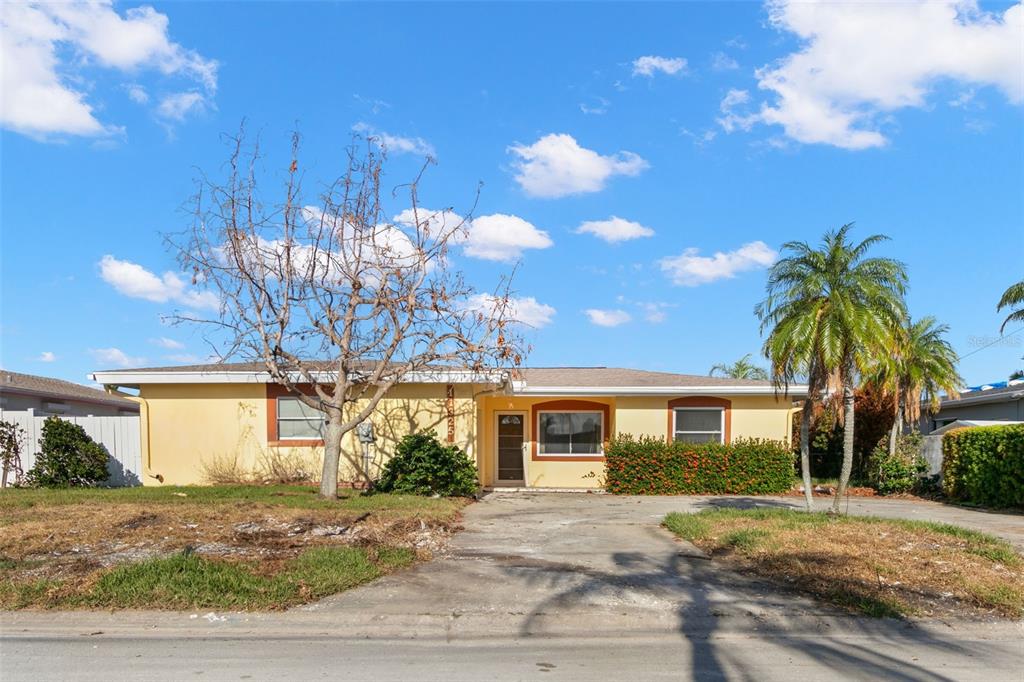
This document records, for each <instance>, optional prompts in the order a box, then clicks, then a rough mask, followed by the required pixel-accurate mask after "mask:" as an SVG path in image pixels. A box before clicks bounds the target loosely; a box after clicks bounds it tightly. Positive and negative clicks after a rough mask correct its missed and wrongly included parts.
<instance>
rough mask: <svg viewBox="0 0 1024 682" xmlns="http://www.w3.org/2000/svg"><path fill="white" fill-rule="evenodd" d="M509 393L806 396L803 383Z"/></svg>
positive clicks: (519, 391)
mask: <svg viewBox="0 0 1024 682" xmlns="http://www.w3.org/2000/svg"><path fill="white" fill-rule="evenodd" d="M512 393H513V394H514V395H521V396H536V397H546V396H564V395H589V396H599V395H600V396H659V395H666V396H668V395H671V396H679V395H788V396H791V397H792V396H797V397H799V396H805V395H807V387H806V386H790V387H789V389H788V391H783V390H781V389H776V388H775V387H774V386H728V385H723V386H528V385H525V384H522V383H520V382H516V383H514V384H513V387H512Z"/></svg>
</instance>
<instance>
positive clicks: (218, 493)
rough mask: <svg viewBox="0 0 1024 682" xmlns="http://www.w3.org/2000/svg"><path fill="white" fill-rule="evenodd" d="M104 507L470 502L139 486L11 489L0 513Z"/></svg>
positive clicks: (444, 507) (355, 507)
mask: <svg viewBox="0 0 1024 682" xmlns="http://www.w3.org/2000/svg"><path fill="white" fill-rule="evenodd" d="M87 503H99V504H104V505H106V504H174V505H194V504H203V505H211V504H238V503H254V504H260V505H271V506H274V507H290V508H295V509H331V510H340V511H348V512H355V513H360V514H361V513H365V512H386V513H389V514H405V513H407V514H410V515H415V516H417V517H419V516H424V515H425V516H429V517H431V518H436V519H447V518H451V517H452V516H453V515H454V514H455V513H457V512H458V510H459V509H461V508H462V506H463V504H465V501H464V500H460V499H452V498H431V497H418V496H415V495H388V494H366V493H363V492H360V491H355V490H343V491H340V492H339V494H338V499H337V500H325V499H323V498H321V497H320V496H319V494H318V490H317V489H316V488H314V487H312V486H302V485H264V486H258V485H220V486H159V487H136V488H64V489H46V488H7V489H4V490H0V513H3V512H4V511H6V510H14V509H26V508H31V507H56V506H63V505H79V504H87Z"/></svg>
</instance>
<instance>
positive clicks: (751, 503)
mask: <svg viewBox="0 0 1024 682" xmlns="http://www.w3.org/2000/svg"><path fill="white" fill-rule="evenodd" d="M802 505H803V500H794V501H793V502H789V501H785V500H773V499H771V498H767V497H706V498H702V499H701V500H700V501H699V502H697V503H695V504H694V505H693V506H694V508H695V509H698V510H704V509H802V508H803V506H802Z"/></svg>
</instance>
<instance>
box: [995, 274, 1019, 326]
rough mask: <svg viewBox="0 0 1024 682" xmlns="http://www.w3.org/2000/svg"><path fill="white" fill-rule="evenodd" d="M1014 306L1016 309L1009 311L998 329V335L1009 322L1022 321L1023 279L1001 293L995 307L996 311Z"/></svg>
mask: <svg viewBox="0 0 1024 682" xmlns="http://www.w3.org/2000/svg"><path fill="white" fill-rule="evenodd" d="M1014 306H1016V308H1015V309H1012V310H1011V311H1010V314H1009V315H1008V316H1007V317H1006V319H1005V320H1003V325H1002V326H1001V327H999V333H1000V334H1002V333H1003V330H1004V329H1006V325H1008V324H1010V323H1011V322H1020V321H1021V320H1024V279H1022V280H1021V281H1019V282H1017V283H1016V284H1011V285H1010V288H1009V289H1007V290H1006V291H1004V292H1003V297H1002V298H1001V299H999V305H998V306H996V310H997V311H999V310H1002V309H1003V308H1013V307H1014Z"/></svg>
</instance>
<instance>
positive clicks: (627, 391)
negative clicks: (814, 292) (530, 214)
mask: <svg viewBox="0 0 1024 682" xmlns="http://www.w3.org/2000/svg"><path fill="white" fill-rule="evenodd" d="M307 367H309V368H311V369H313V370H314V371H317V372H322V373H323V375H324V377H323V380H329V377H330V371H331V367H332V366H331V363H328V362H320V361H312V362H309V363H307ZM295 376H296V380H301V377H300V376H299V375H298V374H296V375H295ZM92 377H93V379H94V380H95V381H98V382H100V383H102V384H108V385H118V386H138V385H141V384H147V383H160V384H167V383H183V384H185V383H269V382H270V381H271V377H270V374H269V373H268V372H267V371H266V367H265V365H263V364H262V363H259V362H235V363H216V364H207V365H183V366H178V367H148V368H142V369H129V370H111V371H104V372H96V373H94V374H93V375H92ZM405 381H406V382H407V383H495V384H505V383H510V385H511V391H512V392H513V393H515V394H518V395H572V394H580V395H583V394H588V395H594V394H601V393H604V394H614V395H652V394H655V395H656V394H665V395H667V394H673V393H725V392H727V393H733V394H753V395H757V394H762V395H764V394H774V393H776V387H775V386H774V385H773V384H772V383H771V382H770V381H759V380H753V379H732V378H728V377H709V376H701V375H694V374H675V373H671V372H649V371H646V370H640V369H626V368H621V367H525V368H519V369H514V370H510V371H484V372H478V371H473V370H469V369H462V368H455V367H437V368H433V369H426V370H421V371H417V372H414V373H412V374H410V375H409V376H407V377H406V378H405ZM778 392H779V393H782V391H781V390H779V391H778ZM806 392H807V387H806V386H803V385H792V386H789V390H788V393H789V395H791V396H802V395H805V394H806Z"/></svg>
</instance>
